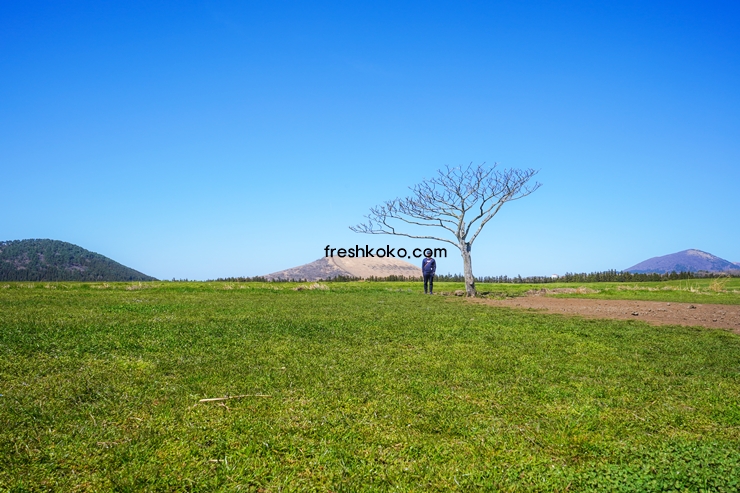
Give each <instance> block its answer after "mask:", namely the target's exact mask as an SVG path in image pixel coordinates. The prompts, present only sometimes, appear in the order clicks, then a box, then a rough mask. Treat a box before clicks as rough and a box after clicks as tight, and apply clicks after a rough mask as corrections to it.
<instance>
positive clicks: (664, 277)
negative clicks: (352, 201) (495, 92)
mask: <svg viewBox="0 0 740 493" xmlns="http://www.w3.org/2000/svg"><path fill="white" fill-rule="evenodd" d="M727 276H729V277H740V273H716V272H705V271H699V272H675V271H674V272H670V273H665V274H658V273H649V274H639V273H632V272H625V271H618V270H606V271H601V272H590V273H586V272H581V273H572V272H568V273H566V274H565V275H562V276H558V277H550V276H528V277H522V276H516V277H509V276H483V277H476V278H475V280H476V282H482V283H514V284H544V283H554V282H565V283H569V282H659V281H675V280H679V279H701V278H713V277H727ZM419 279H421V277H407V276H387V277H369V278H367V279H365V281H370V282H396V281H406V282H408V281H418V280H419ZM435 279H436V280H437V281H441V282H465V276H464V275H463V274H441V275H440V274H437V275H436V276H435ZM173 280H174V279H173ZM330 280H331V281H332V282H350V281H361V280H362V278H360V277H347V276H339V277H335V278H333V279H330ZM216 281H223V282H308V281H307V280H306V279H272V280H268V279H266V278H264V277H260V276H258V277H226V278H218V279H216Z"/></svg>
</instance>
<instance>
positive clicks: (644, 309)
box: [473, 295, 740, 334]
mask: <svg viewBox="0 0 740 493" xmlns="http://www.w3.org/2000/svg"><path fill="white" fill-rule="evenodd" d="M473 301H475V302H478V303H485V304H488V305H493V306H505V307H509V308H517V309H533V310H544V311H546V312H549V313H562V314H564V315H580V316H582V317H585V318H617V319H623V320H643V321H645V322H648V323H651V324H655V325H692V326H701V327H710V328H715V329H730V330H732V331H733V332H735V333H738V334H740V306H739V305H708V304H702V305H700V304H698V303H693V304H692V303H666V302H662V301H633V300H594V299H580V298H552V297H549V296H541V295H530V296H522V297H520V298H510V299H506V300H490V299H485V298H476V299H474V300H473Z"/></svg>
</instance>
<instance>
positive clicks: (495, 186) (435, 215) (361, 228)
mask: <svg viewBox="0 0 740 493" xmlns="http://www.w3.org/2000/svg"><path fill="white" fill-rule="evenodd" d="M496 167H497V165H496V164H494V165H493V166H486V165H485V163H483V164H480V165H478V166H473V164H472V163H471V164H470V165H468V166H467V167H466V168H463V167H454V168H450V167H449V166H446V167H445V169H443V170H438V171H437V176H436V177H434V178H432V179H429V180H425V181H423V182H422V183H419V184H418V185H415V186H413V187H409V189H410V190H411V191H412V192H413V193H412V195H411V196H410V197H406V198H404V199H400V198H396V199H393V200H389V201H387V202H385V203H384V204H382V205H379V206H377V207H373V208H371V209H370V214H368V215H367V216H365V217H366V218H367V220H368V221H367V223H363V224H358V225H357V226H350V229H351V230H352V231H354V232H355V233H367V234H388V235H398V236H407V237H409V238H419V239H425V240H437V241H445V242H447V243H450V244H452V245H455V246H456V247H457V248H459V249H460V254H461V255H462V259H463V269H464V272H465V291H466V292H467V295H468V296H475V295H476V290H475V277H474V276H473V265H472V262H471V254H470V251H471V249H472V247H473V242H474V241H475V239H476V238H477V237H478V235H479V234H480V232H481V230H482V229H483V226H485V225H486V224H487V223H488V221H490V220H491V219H492V218H493V216H495V215H496V214H497V213H498V211H499V210H500V209H501V207H502V206H503V205H504V204H505V203H506V202H510V201H512V200H517V199H520V198H522V197H526V196H527V195H529V194H530V193H532V192H534V191H535V190H537V189H538V188H539V187H540V183H537V182H534V183H533V184H529V180H530V179H531V178H532V177H533V176H534V175H536V174H537V171H535V170H533V169H526V170H520V169H507V170H503V171H499V170H497V169H496ZM415 226H429V227H434V228H442V229H445V230H447V231H449V232H450V233H452V237H453V238H454V240H453V239H449V238H441V237H438V236H432V235H423V234H410V233H405V232H402V231H399V230H397V229H396V228H397V227H400V228H402V229H406V228H412V229H413V228H414V227H415Z"/></svg>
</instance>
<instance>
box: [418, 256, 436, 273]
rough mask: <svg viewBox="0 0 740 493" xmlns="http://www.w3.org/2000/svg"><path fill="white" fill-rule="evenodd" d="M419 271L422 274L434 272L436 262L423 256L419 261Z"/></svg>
mask: <svg viewBox="0 0 740 493" xmlns="http://www.w3.org/2000/svg"><path fill="white" fill-rule="evenodd" d="M421 272H422V273H423V274H434V273H435V272H437V262H436V261H435V260H434V259H433V258H427V257H424V260H422V261H421Z"/></svg>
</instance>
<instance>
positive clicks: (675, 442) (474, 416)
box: [0, 280, 740, 492]
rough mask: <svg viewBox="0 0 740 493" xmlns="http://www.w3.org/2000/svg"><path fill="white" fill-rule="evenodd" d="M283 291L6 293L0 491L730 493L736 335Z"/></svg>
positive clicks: (102, 287)
mask: <svg viewBox="0 0 740 493" xmlns="http://www.w3.org/2000/svg"><path fill="white" fill-rule="evenodd" d="M692 283H693V289H694V290H693V291H692ZM710 283H711V281H710V280H702V281H696V280H691V281H688V283H687V281H683V286H681V285H680V283H679V282H675V283H656V284H655V285H652V284H649V283H643V284H639V285H634V284H633V285H626V286H622V287H621V288H620V285H617V284H614V283H611V284H607V283H604V284H599V285H589V286H590V287H591V288H592V289H594V290H599V292H598V293H592V294H589V295H588V296H589V297H605V298H619V297H630V298H639V299H656V300H668V301H689V302H700V303H710V302H711V303H739V302H740V285H738V281H737V280H731V281H728V282H727V283H726V284H725V285H724V286H723V287H722V289H721V290H717V289H716V287H715V288H712V287H711V286H710ZM296 286H298V284H289V283H276V284H273V285H269V284H258V283H254V284H252V283H244V284H237V283H166V282H155V283H142V284H102V283H101V284H90V283H51V284H47V283H36V284H33V283H7V284H2V285H0V394H1V396H0V490H1V491H13V492H22V491H96V492H97V491H269V492H277V491H323V492H327V491H332V492H340V491H346V492H355V491H418V492H427V491H450V490H451V491H593V490H604V491H640V492H642V491H692V492H693V491H726V492H731V491H738V489H740V336H738V335H735V334H732V333H729V332H726V331H721V330H708V329H700V328H687V327H677V326H660V327H655V326H650V325H647V324H645V323H643V322H639V321H605V320H584V319H581V318H565V317H561V316H558V315H545V314H541V313H534V312H517V311H512V310H508V309H504V308H494V307H490V306H484V305H481V304H477V303H469V302H467V301H466V300H464V299H462V298H456V297H442V296H435V297H431V296H423V295H422V294H421V293H420V291H421V286H420V285H419V284H412V283H325V286H326V288H327V289H305V290H299V291H296V290H294V289H293V288H295V287H296ZM302 286H307V284H302ZM668 286H676V287H677V288H676V289H673V290H664V289H661V288H665V287H668ZM460 287H461V285H456V284H453V283H450V284H449V285H444V284H439V285H438V286H437V287H436V288H437V290H438V291H453V290H454V289H460ZM537 287H539V286H537ZM544 287H547V288H553V287H556V285H546V286H544ZM565 287H574V286H573V285H566V286H565ZM532 288H533V286H531V285H530V286H521V285H480V286H479V289H480V290H481V291H488V292H491V293H492V294H494V295H496V296H504V295H509V296H511V295H516V294H517V293H522V292H524V291H526V290H528V289H532ZM643 288H644V289H643ZM648 288H657V289H654V290H650V289H648ZM226 395H231V396H234V395H247V397H242V398H238V399H230V400H226V401H216V402H207V403H199V402H198V401H199V399H202V398H209V397H219V396H226Z"/></svg>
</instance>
